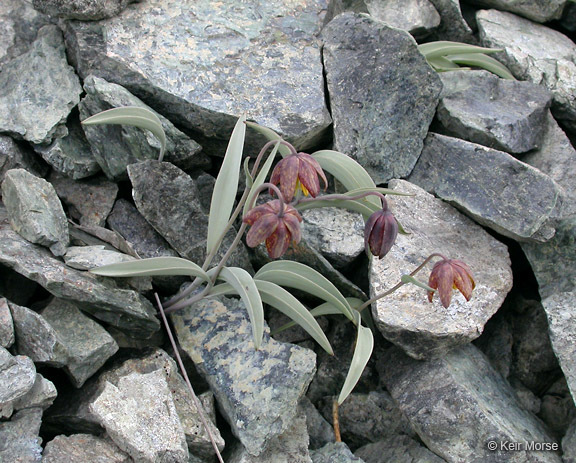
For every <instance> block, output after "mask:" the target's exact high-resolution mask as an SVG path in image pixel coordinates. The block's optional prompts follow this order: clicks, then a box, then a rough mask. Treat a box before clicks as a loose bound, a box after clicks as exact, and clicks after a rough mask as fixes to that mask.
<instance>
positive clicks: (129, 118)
mask: <svg viewBox="0 0 576 463" xmlns="http://www.w3.org/2000/svg"><path fill="white" fill-rule="evenodd" d="M82 124H83V125H98V124H113V125H132V126H134V127H139V128H141V129H146V130H149V131H150V132H152V134H153V135H154V136H155V137H156V138H158V140H159V141H160V155H159V156H158V160H159V161H162V159H164V152H165V151H166V134H165V133H164V128H163V127H162V122H160V119H159V118H158V116H157V115H156V114H154V113H153V112H152V111H150V110H149V109H146V108H141V107H139V106H124V107H122V108H113V109H109V110H107V111H102V112H101V113H98V114H95V115H94V116H91V117H89V118H87V119H84V120H83V121H82Z"/></svg>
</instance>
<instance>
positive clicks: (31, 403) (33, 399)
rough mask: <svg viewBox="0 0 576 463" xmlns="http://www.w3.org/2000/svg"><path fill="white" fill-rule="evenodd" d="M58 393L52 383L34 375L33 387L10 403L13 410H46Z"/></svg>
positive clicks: (37, 374) (39, 375)
mask: <svg viewBox="0 0 576 463" xmlns="http://www.w3.org/2000/svg"><path fill="white" fill-rule="evenodd" d="M57 395H58V392H57V391H56V386H54V383H53V382H52V381H50V380H48V379H46V378H44V376H42V375H41V374H40V373H36V378H35V380H34V385H33V386H32V389H30V390H29V391H28V392H27V393H26V394H24V395H23V396H22V397H19V398H18V399H16V400H14V402H13V403H12V405H13V407H14V410H24V409H26V408H41V409H42V410H46V409H47V408H48V407H50V405H52V403H54V399H56V397H57Z"/></svg>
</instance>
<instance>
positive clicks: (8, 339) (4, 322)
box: [0, 297, 14, 348]
mask: <svg viewBox="0 0 576 463" xmlns="http://www.w3.org/2000/svg"><path fill="white" fill-rule="evenodd" d="M12 344H14V323H13V321H12V314H11V313H10V308H9V307H8V301H7V300H6V298H3V297H0V347H4V348H8V347H10V346H11V345H12Z"/></svg>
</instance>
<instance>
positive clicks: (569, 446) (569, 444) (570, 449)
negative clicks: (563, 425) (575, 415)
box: [562, 420, 576, 463]
mask: <svg viewBox="0 0 576 463" xmlns="http://www.w3.org/2000/svg"><path fill="white" fill-rule="evenodd" d="M562 460H563V462H564V463H576V420H574V421H572V424H571V425H570V427H569V428H568V431H566V435H565V436H564V438H563V439H562Z"/></svg>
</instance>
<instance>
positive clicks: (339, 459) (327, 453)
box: [310, 442, 364, 463]
mask: <svg viewBox="0 0 576 463" xmlns="http://www.w3.org/2000/svg"><path fill="white" fill-rule="evenodd" d="M310 456H311V457H312V463H364V460H362V459H361V458H358V457H356V456H354V454H353V453H352V452H351V451H350V449H349V448H348V446H347V445H346V444H345V443H344V442H335V443H331V444H326V445H325V446H324V447H322V448H321V449H318V450H313V451H312V452H310Z"/></svg>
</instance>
